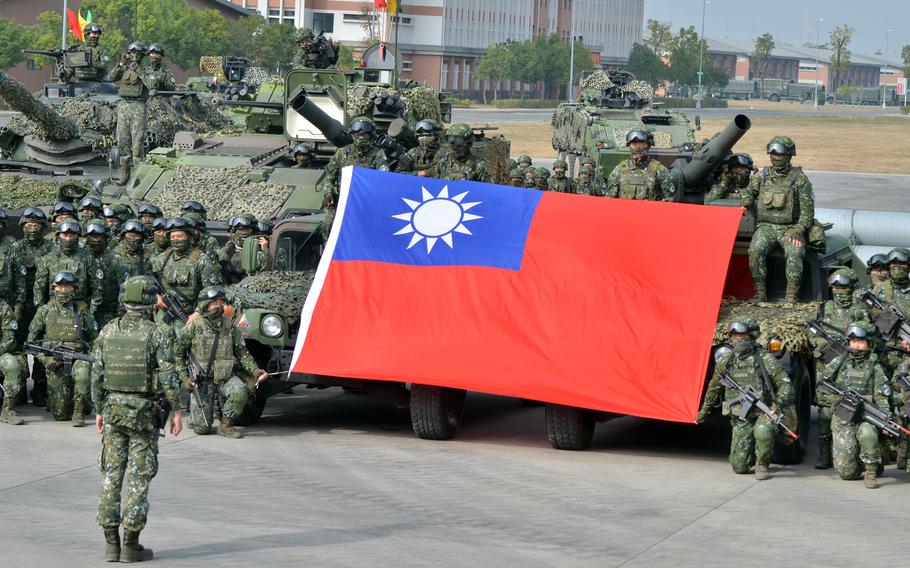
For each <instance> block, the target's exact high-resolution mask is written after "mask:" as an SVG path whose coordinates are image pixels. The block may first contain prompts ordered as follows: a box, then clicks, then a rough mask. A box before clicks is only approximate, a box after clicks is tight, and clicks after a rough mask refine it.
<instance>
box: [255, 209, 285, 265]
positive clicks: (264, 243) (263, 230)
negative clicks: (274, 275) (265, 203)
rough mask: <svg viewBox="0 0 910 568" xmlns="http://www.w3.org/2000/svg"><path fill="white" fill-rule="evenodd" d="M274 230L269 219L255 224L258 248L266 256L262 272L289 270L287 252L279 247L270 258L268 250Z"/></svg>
mask: <svg viewBox="0 0 910 568" xmlns="http://www.w3.org/2000/svg"><path fill="white" fill-rule="evenodd" d="M274 228H275V225H274V223H272V221H270V220H269V219H262V220H260V221H259V222H258V223H256V238H257V239H258V240H259V248H260V249H261V250H262V252H263V253H264V254H265V255H266V259H267V260H266V267H265V269H264V270H289V268H290V262H289V261H288V251H287V249H285V248H281V247H279V248H278V249H277V250H276V252H275V255H274V258H273V257H272V254H271V252H270V250H269V245H270V242H269V241H270V240H271V238H272V230H273V229H274Z"/></svg>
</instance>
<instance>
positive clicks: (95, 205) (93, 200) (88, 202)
mask: <svg viewBox="0 0 910 568" xmlns="http://www.w3.org/2000/svg"><path fill="white" fill-rule="evenodd" d="M102 207H104V205H103V204H102V203H101V200H100V199H98V198H97V197H95V196H94V195H89V196H88V197H83V198H82V201H80V202H79V210H80V211H83V210H85V209H94V210H95V211H98V212H100V211H101V208H102Z"/></svg>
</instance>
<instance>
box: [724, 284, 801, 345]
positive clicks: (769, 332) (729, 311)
mask: <svg viewBox="0 0 910 568" xmlns="http://www.w3.org/2000/svg"><path fill="white" fill-rule="evenodd" d="M817 314H818V303H817V302H802V303H796V304H788V303H773V302H758V303H755V302H752V301H751V300H741V299H738V298H732V297H725V298H724V299H723V300H722V301H721V304H720V314H719V315H718V317H717V327H716V328H715V330H714V344H715V345H717V344H718V343H723V342H725V341H728V340H729V335H728V334H727V329H726V328H727V324H729V323H730V321H732V320H734V319H736V318H746V317H748V318H752V319H754V320H755V321H757V322H758V325H759V326H760V327H761V334H760V335H759V337H758V342H759V344H761V345H765V344H767V342H768V339H770V338H771V337H779V338H781V340H783V344H784V347H785V348H787V349H789V350H791V351H797V352H810V351H812V338H811V335H810V334H809V332H808V331H807V330H806V322H808V321H809V320H811V319H814V318H815V317H816V315H817Z"/></svg>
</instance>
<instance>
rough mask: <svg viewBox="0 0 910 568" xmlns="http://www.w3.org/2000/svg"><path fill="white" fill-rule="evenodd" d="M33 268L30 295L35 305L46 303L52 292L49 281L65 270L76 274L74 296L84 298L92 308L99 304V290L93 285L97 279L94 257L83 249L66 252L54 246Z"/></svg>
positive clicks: (78, 298)
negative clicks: (33, 277)
mask: <svg viewBox="0 0 910 568" xmlns="http://www.w3.org/2000/svg"><path fill="white" fill-rule="evenodd" d="M36 264H37V269H36V270H35V283H34V286H33V289H32V297H33V298H34V303H35V306H36V307H37V306H40V305H42V304H44V303H47V301H48V299H49V298H50V297H51V295H52V294H53V290H52V288H51V287H52V284H51V282H52V281H53V280H54V276H55V275H56V274H58V273H59V272H63V271H67V272H72V273H73V274H75V275H76V290H75V298H76V299H77V300H85V301H86V302H88V303H90V304H91V307H92V309H93V310H94V309H95V308H97V307H98V305H100V304H101V291H100V290H98V288H97V287H96V286H95V283H96V281H97V279H96V278H94V276H95V274H96V272H97V271H96V268H95V259H94V258H93V257H92V255H91V253H89V252H88V251H87V250H85V249H81V248H80V249H78V250H76V252H74V253H72V254H67V253H65V252H63V251H62V250H60V249H59V248H55V249H54V250H53V251H52V252H51V253H50V254H47V255H45V256H43V257H41V258H40V259H39V260H38V261H37V262H36Z"/></svg>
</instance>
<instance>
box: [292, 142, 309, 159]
mask: <svg viewBox="0 0 910 568" xmlns="http://www.w3.org/2000/svg"><path fill="white" fill-rule="evenodd" d="M297 156H310V157H312V156H313V148H312V147H311V146H310V145H309V144H297V145H296V146H294V157H295V158H296V157H297Z"/></svg>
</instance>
